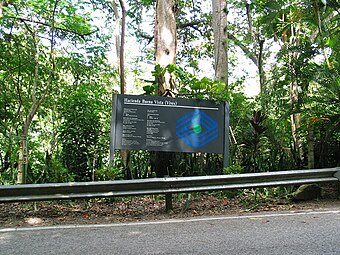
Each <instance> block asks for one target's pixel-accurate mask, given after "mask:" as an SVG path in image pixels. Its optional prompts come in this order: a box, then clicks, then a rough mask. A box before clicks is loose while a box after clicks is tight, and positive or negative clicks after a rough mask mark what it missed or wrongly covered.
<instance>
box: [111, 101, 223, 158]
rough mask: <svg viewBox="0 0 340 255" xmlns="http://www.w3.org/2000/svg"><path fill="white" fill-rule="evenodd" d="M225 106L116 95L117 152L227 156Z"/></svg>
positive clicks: (113, 136) (114, 139)
mask: <svg viewBox="0 0 340 255" xmlns="http://www.w3.org/2000/svg"><path fill="white" fill-rule="evenodd" d="M224 116H225V107H224V104H218V105H217V104H214V103H212V102H210V101H205V100H194V99H183V98H167V97H156V96H132V95H114V100H113V114H112V124H111V142H112V144H113V148H114V149H129V150H150V151H177V152H211V153H224V141H225V128H224V127H225V118H224Z"/></svg>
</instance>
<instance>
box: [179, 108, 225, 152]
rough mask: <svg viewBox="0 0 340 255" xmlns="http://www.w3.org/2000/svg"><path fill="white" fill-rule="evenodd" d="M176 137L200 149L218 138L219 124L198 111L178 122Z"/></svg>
mask: <svg viewBox="0 0 340 255" xmlns="http://www.w3.org/2000/svg"><path fill="white" fill-rule="evenodd" d="M176 135H177V136H178V137H179V138H181V139H182V140H183V141H184V142H185V143H186V144H187V145H189V146H192V147H194V148H200V147H202V146H204V145H206V144H208V143H210V142H211V141H213V140H215V139H216V138H217V137H218V123H217V122H216V121H215V120H213V119H212V118H211V117H210V116H209V115H208V114H206V113H205V112H203V111H200V110H198V109H197V110H194V111H192V112H190V113H188V114H186V115H184V116H183V117H182V118H180V119H178V120H177V121H176Z"/></svg>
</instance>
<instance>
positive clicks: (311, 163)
mask: <svg viewBox="0 0 340 255" xmlns="http://www.w3.org/2000/svg"><path fill="white" fill-rule="evenodd" d="M314 155H315V152H314V128H313V125H312V124H311V123H310V124H309V125H308V168H309V169H314V168H315V157H314Z"/></svg>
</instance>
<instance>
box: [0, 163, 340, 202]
mask: <svg viewBox="0 0 340 255" xmlns="http://www.w3.org/2000/svg"><path fill="white" fill-rule="evenodd" d="M324 182H339V183H340V168H339V167H338V168H325V169H311V170H292V171H276V172H264V173H251V174H233V175H212V176H195V177H166V178H150V179H138V180H116V181H100V182H75V183H47V184H22V185H2V186H0V202H19V201H43V200H53V199H76V198H99V197H119V196H135V195H152V194H171V193H186V192H200V191H213V190H228V189H245V188H259V187H270V186H284V185H296V184H297V185H300V184H308V183H324Z"/></svg>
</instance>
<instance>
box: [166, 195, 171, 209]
mask: <svg viewBox="0 0 340 255" xmlns="http://www.w3.org/2000/svg"><path fill="white" fill-rule="evenodd" d="M171 210H172V193H166V194H165V211H166V212H170V211H171Z"/></svg>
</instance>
